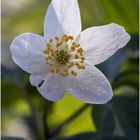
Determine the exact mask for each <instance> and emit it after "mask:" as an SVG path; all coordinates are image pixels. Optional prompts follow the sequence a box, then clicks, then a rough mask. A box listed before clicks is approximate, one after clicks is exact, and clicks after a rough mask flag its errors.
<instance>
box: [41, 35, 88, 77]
mask: <svg viewBox="0 0 140 140" xmlns="http://www.w3.org/2000/svg"><path fill="white" fill-rule="evenodd" d="M73 40H74V37H73V36H69V35H67V34H65V35H63V36H62V37H61V38H59V37H57V36H56V37H55V38H54V39H50V40H49V42H48V43H47V44H46V46H47V49H46V50H44V51H43V53H45V54H47V57H46V58H45V63H46V64H48V65H49V66H50V72H51V73H57V74H58V75H61V76H64V77H66V76H68V75H69V74H71V75H73V76H76V75H77V73H76V71H75V70H71V69H72V67H76V68H77V69H85V68H86V67H85V66H84V60H85V57H84V56H83V51H84V50H83V49H82V48H81V47H80V44H79V43H77V42H74V41H73ZM53 41H54V42H53ZM69 41H70V42H72V43H70V44H71V45H69V44H68V42H69ZM62 45H63V46H62ZM72 59H78V60H79V62H72Z"/></svg>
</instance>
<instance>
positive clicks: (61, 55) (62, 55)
mask: <svg viewBox="0 0 140 140" xmlns="http://www.w3.org/2000/svg"><path fill="white" fill-rule="evenodd" d="M70 57H71V55H70V54H69V53H68V51H67V50H60V51H56V56H55V59H56V61H57V62H58V63H59V64H62V65H64V64H67V63H68V62H69V60H70Z"/></svg>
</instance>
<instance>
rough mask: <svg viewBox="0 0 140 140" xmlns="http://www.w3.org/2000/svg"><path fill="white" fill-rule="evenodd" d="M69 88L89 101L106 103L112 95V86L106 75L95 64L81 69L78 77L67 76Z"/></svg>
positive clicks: (75, 94)
mask: <svg viewBox="0 0 140 140" xmlns="http://www.w3.org/2000/svg"><path fill="white" fill-rule="evenodd" d="M66 84H67V89H68V91H70V93H71V94H72V95H73V96H75V97H76V98H79V99H81V100H83V101H84V102H87V103H93V104H104V103H106V102H108V101H109V100H110V99H111V98H112V96H113V93H112V88H111V86H110V83H109V82H108V80H107V79H106V77H105V76H104V75H103V74H102V73H101V72H100V71H99V70H98V69H97V68H96V67H93V66H87V69H86V70H79V71H78V75H77V76H76V77H74V76H69V77H68V78H67V82H66Z"/></svg>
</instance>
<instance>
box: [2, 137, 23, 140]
mask: <svg viewBox="0 0 140 140" xmlns="http://www.w3.org/2000/svg"><path fill="white" fill-rule="evenodd" d="M1 140H25V139H23V138H18V137H2V138H1Z"/></svg>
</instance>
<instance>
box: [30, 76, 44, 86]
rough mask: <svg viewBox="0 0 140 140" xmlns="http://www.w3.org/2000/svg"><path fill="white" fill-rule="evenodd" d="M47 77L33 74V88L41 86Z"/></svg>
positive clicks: (31, 77)
mask: <svg viewBox="0 0 140 140" xmlns="http://www.w3.org/2000/svg"><path fill="white" fill-rule="evenodd" d="M45 78H46V75H36V74H31V75H30V83H31V84H32V85H33V86H36V87H37V86H39V85H40V84H42V83H43V81H44V80H45Z"/></svg>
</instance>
